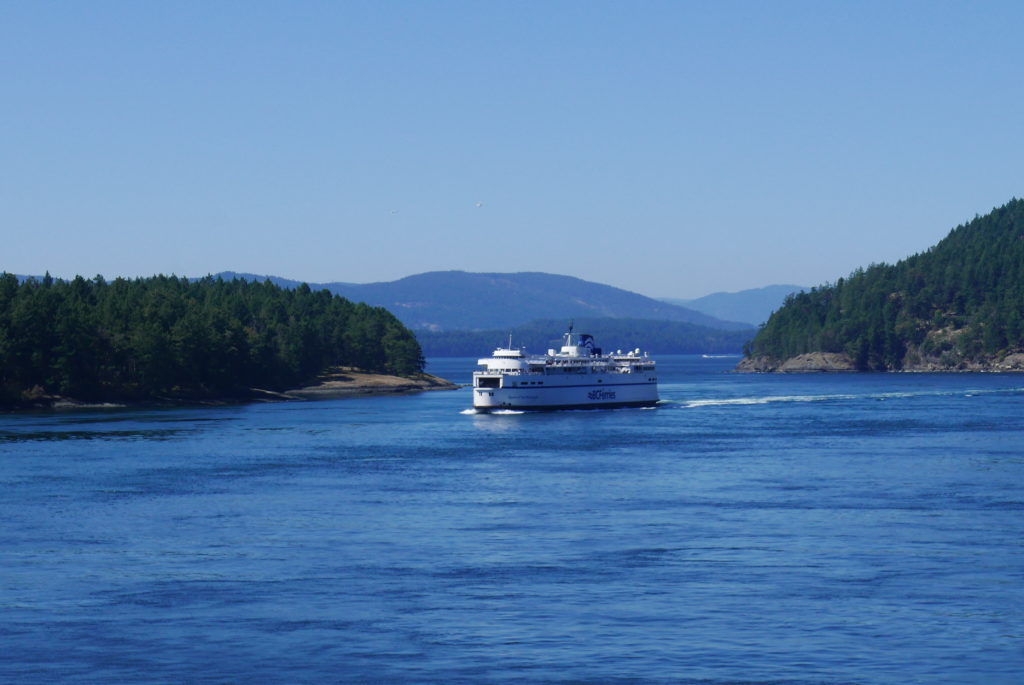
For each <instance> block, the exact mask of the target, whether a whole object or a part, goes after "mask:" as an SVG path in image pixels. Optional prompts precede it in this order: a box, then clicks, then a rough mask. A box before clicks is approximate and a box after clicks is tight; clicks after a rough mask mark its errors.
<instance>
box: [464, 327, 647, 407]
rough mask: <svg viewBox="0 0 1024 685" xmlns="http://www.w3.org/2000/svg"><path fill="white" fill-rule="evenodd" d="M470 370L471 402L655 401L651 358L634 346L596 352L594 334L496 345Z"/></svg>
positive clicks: (631, 403)
mask: <svg viewBox="0 0 1024 685" xmlns="http://www.w3.org/2000/svg"><path fill="white" fill-rule="evenodd" d="M477 364H478V365H480V366H481V367H483V368H482V369H481V370H479V371H474V372H473V408H474V409H476V410H477V411H478V412H488V411H493V410H496V409H598V408H602V409H603V408H615V407H651V406H654V405H655V404H657V403H658V375H657V370H656V365H655V362H654V360H653V359H650V358H649V357H648V356H647V354H646V353H644V354H641V352H640V349H639V348H637V349H635V350H632V351H628V352H625V353H623V352H622V351H621V350H619V351H617V352H615V353H614V354H602V350H601V348H599V347H594V337H593V336H591V335H587V334H582V335H579V336H575V337H574V336H573V333H572V326H571V325H570V326H569V332H568V333H566V334H565V336H564V338H563V341H562V347H561V350H559V351H557V352H556V351H555V350H554V349H550V350H548V352H547V354H545V355H536V356H531V355H527V354H526V353H525V352H524V351H523V350H521V349H515V348H513V347H512V341H511V338H510V339H509V345H508V347H499V348H498V349H496V350H494V353H493V354H492V355H491V356H490V357H488V358H484V359H480V360H479V361H478V362H477Z"/></svg>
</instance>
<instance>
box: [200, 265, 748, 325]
mask: <svg viewBox="0 0 1024 685" xmlns="http://www.w3.org/2000/svg"><path fill="white" fill-rule="evenodd" d="M216 276H219V277H221V278H224V279H231V278H244V279H246V280H263V279H265V278H268V277H266V276H258V275H255V274H242V273H235V272H230V271H227V272H222V273H219V274H216ZM269 278H270V280H271V281H272V282H273V283H275V284H277V285H281V286H284V287H288V286H289V285H291V286H296V285H298V284H299V282H298V281H289V280H288V279H282V278H275V277H269ZM309 285H310V287H313V288H326V289H327V290H329V291H331V292H332V293H334V294H337V295H342V296H343V297H346V298H348V299H350V300H354V301H357V302H366V303H367V304H371V305H375V306H380V307H384V308H386V309H388V310H389V311H390V312H392V313H393V314H394V315H395V316H397V317H398V318H399V320H401V321H402V323H404V324H405V325H407V326H409V327H410V328H413V329H417V330H424V329H426V330H434V331H440V330H486V329H508V328H510V327H514V326H518V325H520V324H524V323H526V322H528V321H533V320H536V319H559V320H565V321H568V320H569V319H571V318H580V317H590V318H601V317H609V318H632V319H650V320H662V321H682V322H686V323H692V324H697V325H700V326H707V327H709V328H717V329H722V330H744V329H748V328H749V326H748V325H747V324H744V323H739V322H735V321H723V320H720V319H717V318H715V317H712V316H708V315H707V314H702V313H701V312H697V311H694V310H692V309H687V308H684V307H679V306H676V305H672V304H668V303H666V302H661V301H659V300H655V299H654V298H650V297H645V296H644V295H639V294H637V293H633V292H629V291H628V290H622V289H620V288H614V287H612V286H609V285H602V284H600V283H592V282H589V281H584V280H581V279H579V278H573V277H572V276H560V275H555V274H546V273H537V272H523V273H505V274H503V273H469V272H465V271H433V272H429V273H423V274H417V275H415V276H408V277H406V278H402V279H399V280H397V281H390V282H385V283H367V284H355V283H310V284H309Z"/></svg>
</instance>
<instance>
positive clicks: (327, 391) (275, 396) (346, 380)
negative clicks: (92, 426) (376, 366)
mask: <svg viewBox="0 0 1024 685" xmlns="http://www.w3.org/2000/svg"><path fill="white" fill-rule="evenodd" d="M459 387H461V386H459V385H457V384H455V383H452V382H451V381H447V380H445V379H444V378H439V377H438V376H432V375H430V374H428V373H420V374H416V375H414V376H409V377H404V376H390V375H387V374H379V373H371V372H367V371H362V370H360V369H355V368H350V367H336V368H333V369H331V370H329V371H327V372H325V373H323V374H322V375H320V376H318V377H317V378H316V380H315V381H314V382H313V383H311V384H309V385H306V386H303V387H301V388H294V389H291V390H285V391H282V392H278V391H274V390H265V389H262V388H249V389H248V390H245V391H242V392H239V393H238V394H236V395H232V396H228V397H212V398H211V397H195V396H181V397H155V398H152V399H148V400H110V401H104V402H87V401H80V400H77V399H75V398H72V397H64V396H61V395H51V394H48V393H46V392H45V391H44V390H42V389H41V388H37V389H36V390H35V391H33V392H31V393H26V395H25V397H24V398H23V401H22V402H21V403H19V404H18V405H16V406H11V407H0V410H8V411H40V410H75V409H114V408H124V407H179V406H181V407H184V406H200V407H202V406H223V405H229V404H246V403H249V402H301V401H312V400H329V399H338V398H342V397H358V396H367V395H407V394H412V393H417V392H427V391H432V390H456V389H458V388H459Z"/></svg>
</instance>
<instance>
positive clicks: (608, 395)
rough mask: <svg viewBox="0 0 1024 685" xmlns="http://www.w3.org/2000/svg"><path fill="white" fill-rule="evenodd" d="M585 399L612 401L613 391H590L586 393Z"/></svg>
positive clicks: (613, 397)
mask: <svg viewBox="0 0 1024 685" xmlns="http://www.w3.org/2000/svg"><path fill="white" fill-rule="evenodd" d="M587 399H589V400H614V399H615V391H614V390H612V391H609V390H591V391H590V392H588V393H587Z"/></svg>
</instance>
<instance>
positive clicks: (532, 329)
mask: <svg viewBox="0 0 1024 685" xmlns="http://www.w3.org/2000/svg"><path fill="white" fill-rule="evenodd" d="M566 323H567V322H566V321H565V320H564V319H545V320H538V321H531V322H529V323H526V324H523V325H521V326H516V327H514V328H512V329H508V328H502V329H495V330H490V331H424V330H421V331H416V339H417V340H418V341H419V343H420V347H421V348H422V349H423V354H424V355H425V356H427V357H484V356H487V355H488V354H490V352H491V350H493V349H494V348H495V347H497V346H499V345H507V344H508V339H509V335H511V336H512V344H513V345H514V346H515V347H525V348H526V350H527V352H530V353H543V352H545V351H546V350H548V349H550V348H558V347H559V346H560V345H561V338H560V336H561V334H563V333H565V329H566ZM574 323H575V331H576V332H578V333H590V334H592V335H593V336H594V339H595V343H596V344H597V345H598V346H599V347H602V348H603V349H604V351H605V352H606V353H607V352H611V351H612V350H616V349H621V350H632V349H635V348H637V347H639V348H640V349H642V350H643V351H644V352H650V353H651V354H701V353H704V354H733V353H739V352H741V351H742V350H743V345H744V343H746V342H748V341H749V340H750V338H751V337H752V336H753V335H754V329H752V328H747V329H744V330H740V331H723V330H721V329H714V328H706V327H704V326H698V325H696V324H692V323H686V322H683V321H646V320H640V319H609V318H603V319H576V320H575V322H574Z"/></svg>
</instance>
